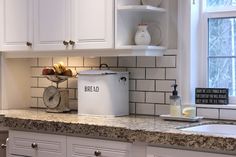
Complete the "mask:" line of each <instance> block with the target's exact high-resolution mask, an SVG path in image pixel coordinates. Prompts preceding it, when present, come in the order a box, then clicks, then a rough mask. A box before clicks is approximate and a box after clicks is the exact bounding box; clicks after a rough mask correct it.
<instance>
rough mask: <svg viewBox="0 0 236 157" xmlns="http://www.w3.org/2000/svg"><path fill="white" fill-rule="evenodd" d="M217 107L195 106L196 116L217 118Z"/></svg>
mask: <svg viewBox="0 0 236 157" xmlns="http://www.w3.org/2000/svg"><path fill="white" fill-rule="evenodd" d="M218 114H219V109H207V108H197V116H203V117H204V118H211V119H218V118H219V115H218Z"/></svg>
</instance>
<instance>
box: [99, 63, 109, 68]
mask: <svg viewBox="0 0 236 157" xmlns="http://www.w3.org/2000/svg"><path fill="white" fill-rule="evenodd" d="M104 68H106V69H109V66H108V65H107V64H105V63H103V64H100V66H99V69H100V70H101V69H104Z"/></svg>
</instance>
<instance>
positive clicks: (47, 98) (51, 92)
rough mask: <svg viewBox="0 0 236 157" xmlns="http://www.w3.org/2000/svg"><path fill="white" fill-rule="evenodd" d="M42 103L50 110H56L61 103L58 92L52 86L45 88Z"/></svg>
mask: <svg viewBox="0 0 236 157" xmlns="http://www.w3.org/2000/svg"><path fill="white" fill-rule="evenodd" d="M43 102H44V104H45V105H46V106H47V107H48V108H50V109H54V108H56V107H57V106H58V105H59V104H60V102H61V94H60V92H59V90H58V89H57V88H56V87H54V86H49V87H47V88H46V89H45V90H44V93H43Z"/></svg>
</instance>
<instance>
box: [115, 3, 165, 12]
mask: <svg viewBox="0 0 236 157" xmlns="http://www.w3.org/2000/svg"><path fill="white" fill-rule="evenodd" d="M117 10H118V11H130V12H131V11H136V12H159V13H163V12H166V9H164V8H158V7H153V6H150V5H126V6H119V7H118V8H117Z"/></svg>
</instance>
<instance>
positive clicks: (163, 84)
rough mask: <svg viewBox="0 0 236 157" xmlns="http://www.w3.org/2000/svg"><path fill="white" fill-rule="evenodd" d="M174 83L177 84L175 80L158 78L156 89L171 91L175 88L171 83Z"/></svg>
mask: <svg viewBox="0 0 236 157" xmlns="http://www.w3.org/2000/svg"><path fill="white" fill-rule="evenodd" d="M173 84H175V81H169V80H157V81H156V91H160V92H171V91H172V90H173V89H172V87H171V85H173Z"/></svg>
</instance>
